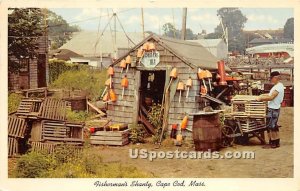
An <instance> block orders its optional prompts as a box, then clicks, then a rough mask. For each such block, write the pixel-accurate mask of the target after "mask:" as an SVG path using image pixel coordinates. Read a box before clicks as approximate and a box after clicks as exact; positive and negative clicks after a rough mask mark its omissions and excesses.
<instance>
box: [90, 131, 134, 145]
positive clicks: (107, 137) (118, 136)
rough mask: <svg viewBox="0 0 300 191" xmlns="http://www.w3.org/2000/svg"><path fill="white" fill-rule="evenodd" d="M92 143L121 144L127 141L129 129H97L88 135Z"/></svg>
mask: <svg viewBox="0 0 300 191" xmlns="http://www.w3.org/2000/svg"><path fill="white" fill-rule="evenodd" d="M90 143H91V144H92V145H116V146H123V145H126V144H128V143H129V129H126V130H124V131H97V132H95V133H93V134H92V135H91V137H90Z"/></svg>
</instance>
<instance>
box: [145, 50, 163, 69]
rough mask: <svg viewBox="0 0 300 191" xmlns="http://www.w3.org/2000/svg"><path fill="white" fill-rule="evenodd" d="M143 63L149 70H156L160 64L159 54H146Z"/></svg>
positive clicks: (152, 52)
mask: <svg viewBox="0 0 300 191" xmlns="http://www.w3.org/2000/svg"><path fill="white" fill-rule="evenodd" d="M141 63H142V64H143V65H144V66H145V67H147V68H154V67H155V66H156V65H157V64H158V63H159V52H158V51H151V52H145V53H144V56H143V58H142V60H141Z"/></svg>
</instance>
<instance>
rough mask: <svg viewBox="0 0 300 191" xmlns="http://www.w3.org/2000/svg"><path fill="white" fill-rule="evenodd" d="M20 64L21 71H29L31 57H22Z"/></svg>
mask: <svg viewBox="0 0 300 191" xmlns="http://www.w3.org/2000/svg"><path fill="white" fill-rule="evenodd" d="M19 64H20V68H19V72H29V58H21V59H20V60H19Z"/></svg>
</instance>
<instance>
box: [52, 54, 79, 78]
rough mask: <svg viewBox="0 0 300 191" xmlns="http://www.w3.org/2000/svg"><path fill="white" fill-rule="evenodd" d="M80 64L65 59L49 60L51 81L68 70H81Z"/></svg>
mask: <svg viewBox="0 0 300 191" xmlns="http://www.w3.org/2000/svg"><path fill="white" fill-rule="evenodd" d="M79 67H80V66H79V65H78V64H72V63H67V62H66V61H64V60H53V59H50V60H49V82H50V83H52V82H54V81H55V80H56V79H57V78H58V77H59V75H61V74H62V73H64V72H66V71H76V70H79Z"/></svg>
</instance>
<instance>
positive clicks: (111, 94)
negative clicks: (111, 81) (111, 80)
mask: <svg viewBox="0 0 300 191" xmlns="http://www.w3.org/2000/svg"><path fill="white" fill-rule="evenodd" d="M109 98H110V100H111V101H112V102H115V101H117V95H116V93H115V91H114V90H113V89H110V90H109Z"/></svg>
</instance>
